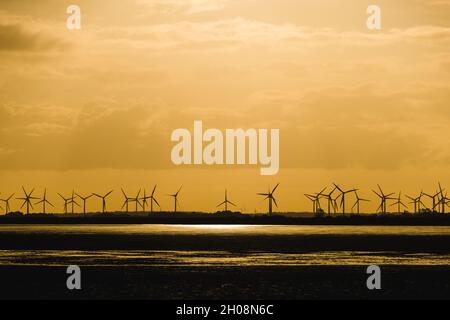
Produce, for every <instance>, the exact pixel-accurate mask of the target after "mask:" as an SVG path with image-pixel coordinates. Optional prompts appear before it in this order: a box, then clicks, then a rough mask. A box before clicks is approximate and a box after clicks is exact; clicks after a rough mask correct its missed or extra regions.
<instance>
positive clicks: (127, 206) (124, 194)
mask: <svg viewBox="0 0 450 320" xmlns="http://www.w3.org/2000/svg"><path fill="white" fill-rule="evenodd" d="M121 190H122V194H123V197H124V198H125V200H124V202H123V205H122V210H123V208H126V211H125V212H126V213H128V212H129V210H128V209H129V204H130V202H131V201H133V198H130V197H128V196H127V194H126V193H125V191H124V190H123V188H122V189H121Z"/></svg>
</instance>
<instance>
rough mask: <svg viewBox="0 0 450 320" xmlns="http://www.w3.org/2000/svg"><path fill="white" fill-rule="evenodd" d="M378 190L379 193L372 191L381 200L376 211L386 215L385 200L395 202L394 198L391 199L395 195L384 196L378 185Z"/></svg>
mask: <svg viewBox="0 0 450 320" xmlns="http://www.w3.org/2000/svg"><path fill="white" fill-rule="evenodd" d="M378 189H379V190H380V192H379V193H378V192H376V191H375V190H372V192H373V193H375V194H376V195H377V196H378V197H379V198H380V199H381V204H380V206H379V207H378V210H377V211H381V213H383V214H386V213H387V200H396V199H395V198H392V196H393V195H394V194H395V193H390V194H388V195H386V194H384V192H383V190H382V189H381V187H380V185H378Z"/></svg>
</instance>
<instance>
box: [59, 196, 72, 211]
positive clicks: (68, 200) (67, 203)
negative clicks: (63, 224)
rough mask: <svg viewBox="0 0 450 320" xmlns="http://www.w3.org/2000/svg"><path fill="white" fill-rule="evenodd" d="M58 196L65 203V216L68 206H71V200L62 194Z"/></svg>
mask: <svg viewBox="0 0 450 320" xmlns="http://www.w3.org/2000/svg"><path fill="white" fill-rule="evenodd" d="M58 195H59V196H60V197H61V199H63V201H64V214H67V206H68V205H69V204H70V198H65V197H64V196H63V195H62V194H61V193H58Z"/></svg>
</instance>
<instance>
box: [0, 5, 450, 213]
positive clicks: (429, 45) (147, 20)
mask: <svg viewBox="0 0 450 320" xmlns="http://www.w3.org/2000/svg"><path fill="white" fill-rule="evenodd" d="M71 4H77V5H78V6H79V7H80V9H81V17H82V19H81V30H68V29H67V27H66V20H67V18H68V14H67V13H66V9H67V7H68V6H69V5H71ZM371 4H377V5H379V6H380V8H381V12H382V29H381V30H380V31H373V30H368V29H367V27H366V20H367V18H368V15H367V13H366V10H367V7H368V6H369V5H371ZM449 18H450V1H448V0H420V1H419V0H408V1H406V0H397V1H385V0H378V1H376V3H374V2H372V1H364V0H302V1H299V0H265V1H257V0H126V1H125V0H89V1H87V0H79V1H65V0H40V1H34V0H0V61H1V63H0V192H1V194H0V198H5V197H6V196H8V195H9V194H10V193H13V192H15V193H17V196H21V194H20V189H21V186H22V185H24V186H25V187H26V188H27V189H29V190H30V189H32V188H35V189H36V191H35V194H34V195H36V196H40V195H41V194H42V193H43V189H44V188H47V189H48V192H49V197H50V200H51V202H52V203H53V204H54V205H55V206H56V209H54V210H55V211H61V210H62V202H61V199H59V198H58V197H57V196H56V192H61V193H63V194H65V195H68V194H70V193H71V192H72V190H73V189H75V190H76V191H78V192H79V193H85V194H88V193H91V192H97V193H106V192H108V191H109V190H111V189H114V190H115V192H114V193H113V195H112V197H111V200H110V203H109V207H110V209H111V210H118V209H120V207H121V203H122V196H121V192H120V188H121V187H123V188H124V189H125V190H126V191H127V192H129V193H130V194H132V193H137V191H138V190H139V189H140V188H145V189H147V191H148V192H149V191H150V190H151V189H152V188H153V185H155V184H157V185H158V200H159V201H160V203H161V205H162V208H163V210H170V209H172V200H171V199H170V197H168V196H167V195H166V194H169V193H174V192H176V190H177V189H178V188H179V186H180V185H182V184H183V186H184V187H183V191H182V193H181V195H180V202H181V210H201V211H212V210H216V205H217V204H218V203H220V202H222V201H223V194H224V190H225V188H227V189H228V190H229V198H230V200H232V201H233V202H235V203H236V204H237V205H238V209H239V210H242V211H246V212H254V211H258V212H260V211H265V210H267V203H265V202H263V199H262V198H259V197H258V196H257V195H256V193H257V192H266V191H267V189H268V187H269V185H270V186H274V185H276V184H277V183H280V188H279V190H278V191H277V194H276V196H277V200H278V204H279V208H278V209H277V210H279V211H305V210H311V204H310V203H309V202H308V200H307V199H306V198H305V197H304V196H303V194H304V193H313V192H319V191H321V190H322V189H323V188H324V187H325V186H331V184H332V183H333V182H336V183H338V184H340V185H341V186H342V187H344V188H359V189H360V194H361V196H363V197H365V198H369V199H371V200H373V202H371V203H369V204H364V206H363V209H362V210H364V211H373V210H375V209H376V208H377V207H378V202H377V201H376V198H375V197H374V194H373V193H372V191H371V189H374V188H376V185H377V184H381V185H382V186H383V188H385V190H386V192H399V191H403V193H407V194H414V195H415V194H418V193H420V191H421V190H422V189H424V190H425V191H427V192H430V193H432V192H434V191H435V190H436V188H437V183H438V181H440V182H441V183H442V184H443V186H444V187H446V186H447V187H448V188H450V178H449V177H450V175H449V174H450V142H449V141H450V140H449V139H448V130H449V129H448V128H449V123H450V104H449V103H450V90H449V89H450V53H449V52H450V19H449ZM194 120H202V121H203V124H204V127H205V128H218V129H221V130H225V129H227V128H232V129H233V128H244V129H248V128H268V129H270V128H277V129H280V162H281V167H280V172H279V173H278V175H276V176H269V177H264V176H261V175H260V172H259V167H239V166H227V167H223V166H214V167H206V166H201V167H193V166H181V167H177V166H175V165H173V164H172V162H171V159H170V153H171V149H172V148H173V146H174V143H173V142H171V140H170V136H171V133H172V131H173V130H175V129H177V128H188V129H192V128H193V122H194ZM91 201H92V203H91V204H90V206H91V207H90V209H91V210H98V209H99V208H100V205H101V203H100V201H97V200H96V199H93V200H91ZM349 201H351V202H353V200H349ZM405 202H406V200H405ZM17 205H20V204H19V202H14V203H12V209H13V210H15V209H18V208H17ZM323 206H325V203H324V204H323ZM392 210H394V208H392ZM410 210H413V207H410Z"/></svg>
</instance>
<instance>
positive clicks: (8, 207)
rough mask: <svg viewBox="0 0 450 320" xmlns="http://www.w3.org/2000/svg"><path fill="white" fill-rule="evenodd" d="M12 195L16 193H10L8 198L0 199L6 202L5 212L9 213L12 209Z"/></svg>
mask: <svg viewBox="0 0 450 320" xmlns="http://www.w3.org/2000/svg"><path fill="white" fill-rule="evenodd" d="M12 197H14V193H13V194H12V195H10V196H9V197H8V198H6V199H0V201H2V202H4V203H5V214H8V213H9V211H10V210H11V206H10V205H9V201H11V199H12Z"/></svg>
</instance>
